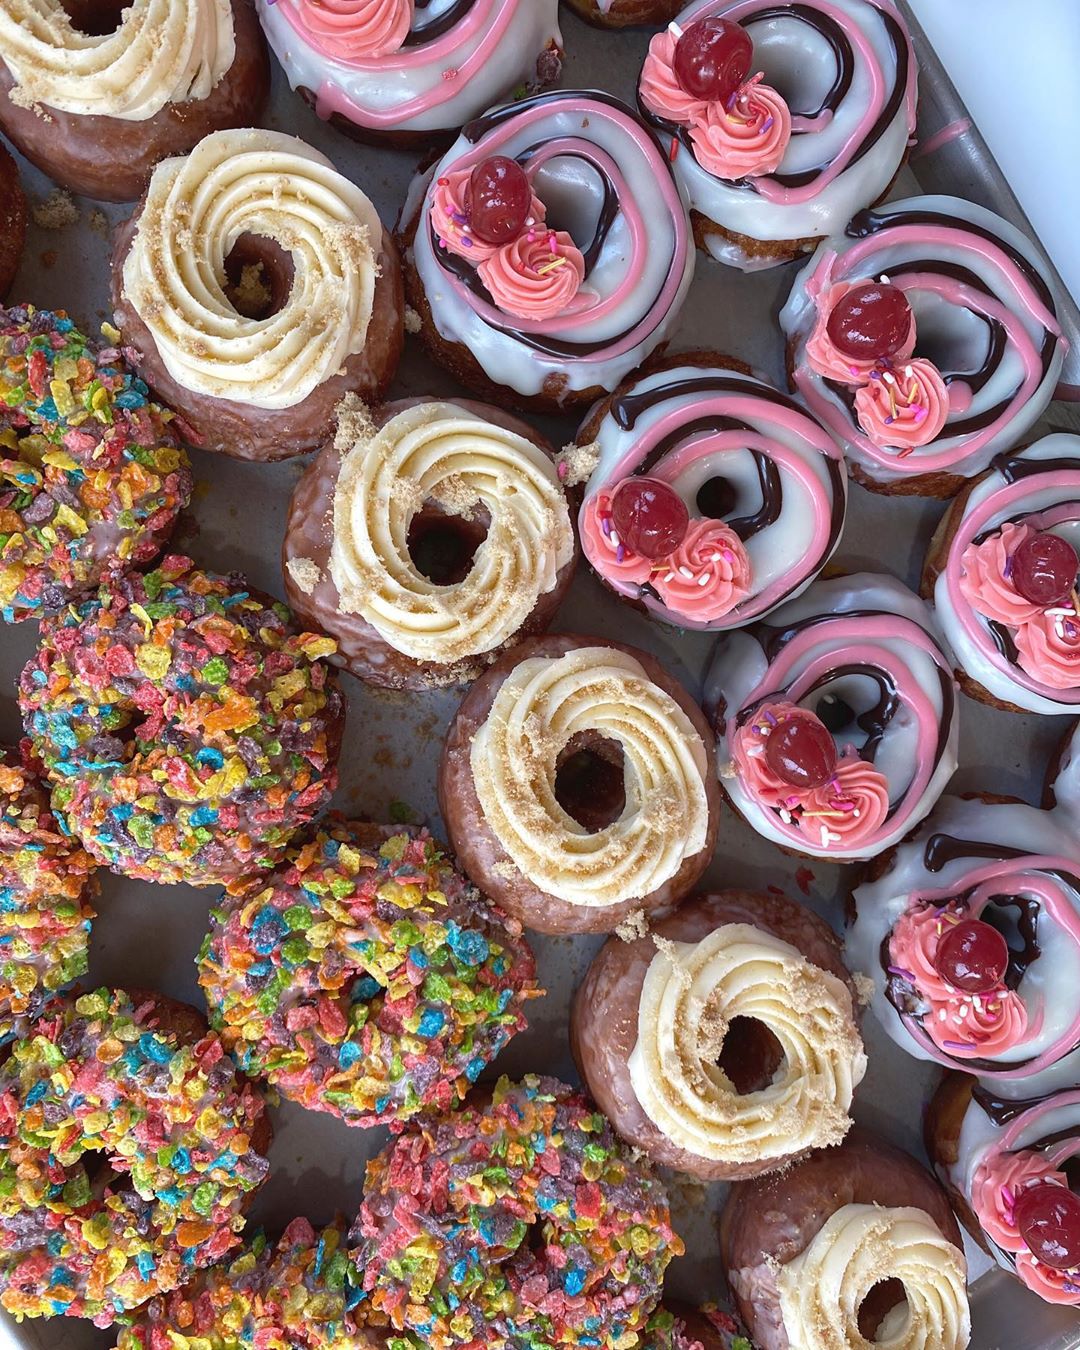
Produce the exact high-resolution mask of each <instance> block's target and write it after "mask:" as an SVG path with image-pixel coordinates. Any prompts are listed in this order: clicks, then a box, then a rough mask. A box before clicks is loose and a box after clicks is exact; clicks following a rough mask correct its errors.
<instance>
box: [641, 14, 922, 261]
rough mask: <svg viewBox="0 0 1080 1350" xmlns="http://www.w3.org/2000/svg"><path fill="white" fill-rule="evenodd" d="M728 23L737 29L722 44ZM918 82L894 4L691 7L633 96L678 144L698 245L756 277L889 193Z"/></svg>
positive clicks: (662, 36)
mask: <svg viewBox="0 0 1080 1350" xmlns="http://www.w3.org/2000/svg"><path fill="white" fill-rule="evenodd" d="M720 23H724V24H726V25H727V28H728V30H733V31H729V32H725V30H723V29H721V30H720V32H721V33H722V34H724V36H723V37H722V38H721V43H722V46H721V47H714V43H715V38H714V39H712V40H711V41H710V38H709V29H710V27H711V28H712V29H714V30H715V29H716V28H717V27H718V25H719V24H720ZM706 25H708V26H706ZM680 44H681V46H680ZM677 50H678V51H679V57H678V59H676V51H677ZM695 57H696V59H695ZM680 71H681V72H682V76H683V78H682V79H680V75H679V72H680ZM684 80H685V81H686V83H685V84H684V82H683V81H684ZM917 83H918V67H917V65H916V61H915V53H914V50H913V49H912V45H911V35H910V34H909V33H908V30H907V26H906V24H905V23H904V20H903V18H902V16H901V15H900V13H899V11H898V9H897V7H896V5H895V4H893V3H892V0H798V3H774V2H773V0H693V2H692V3H691V4H689V5H687V6H686V8H685V9H684V10H683V11H682V13H681V14H679V16H678V18H677V19H675V20H674V22H672V23H671V24H670V25H669V26H668V27H667V28H666V29H665V30H664V31H663V32H661V33H657V34H656V36H655V37H654V38H653V39H652V41H651V42H650V44H649V52H648V55H647V57H646V58H645V64H644V66H643V68H642V71H641V80H640V83H639V86H638V100H639V102H640V104H641V108H642V110H643V112H644V114H645V116H646V118H647V119H648V121H649V124H650V125H651V126H652V127H653V128H654V129H655V130H656V132H657V134H658V135H659V136H660V138H661V140H662V141H663V142H664V144H665V145H670V147H671V151H670V154H671V160H672V164H673V167H674V170H675V177H676V178H677V179H678V181H679V185H680V187H681V188H682V190H683V193H684V195H685V196H686V197H687V199H688V200H689V202H690V207H691V219H692V220H693V224H694V236H695V238H696V239H697V243H698V247H699V248H701V249H703V250H704V251H705V252H706V253H708V254H709V255H710V256H711V257H713V258H715V259H717V261H719V262H722V263H727V264H728V265H729V266H731V267H738V268H740V269H742V270H743V271H757V270H758V269H760V268H765V267H775V266H776V265H777V264H778V263H783V262H787V261H788V260H789V259H790V258H795V257H798V256H799V254H802V253H808V252H810V251H811V250H812V249H813V248H814V247H815V245H816V244H817V243H818V241H819V240H820V239H822V238H823V237H825V236H827V235H835V234H839V233H840V232H841V231H842V230H843V228H844V226H845V225H846V224H847V222H848V221H849V220H850V219H851V217H852V216H853V215H855V213H856V212H857V211H861V210H863V209H864V208H865V207H868V206H871V205H872V204H873V203H874V202H876V201H877V200H878V199H879V198H880V197H882V196H883V195H884V194H885V193H886V191H887V190H888V188H889V186H890V184H891V183H892V181H893V178H894V177H895V176H896V173H897V171H898V170H899V168H900V166H901V164H902V163H903V161H904V159H905V158H906V156H907V149H908V143H909V141H910V140H911V139H912V138H913V136H914V133H915V105H916V101H917V97H918V92H917Z"/></svg>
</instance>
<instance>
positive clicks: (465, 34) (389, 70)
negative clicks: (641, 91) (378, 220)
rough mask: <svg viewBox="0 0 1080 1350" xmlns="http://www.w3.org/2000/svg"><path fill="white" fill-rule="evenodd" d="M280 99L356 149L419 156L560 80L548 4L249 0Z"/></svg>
mask: <svg viewBox="0 0 1080 1350" xmlns="http://www.w3.org/2000/svg"><path fill="white" fill-rule="evenodd" d="M258 9H259V17H260V18H261V20H262V25H263V29H264V31H265V33H266V36H267V38H268V40H269V42H270V46H271V47H272V48H273V49H274V52H275V54H276V55H277V58H278V60H279V61H280V62H281V65H282V68H283V69H284V71H285V74H286V76H287V77H288V80H289V83H290V84H291V85H292V87H293V88H294V89H296V90H298V91H299V92H300V93H301V94H302V95H303V97H304V98H305V99H306V100H307V101H308V102H309V103H311V104H312V105H313V106H314V108H315V110H316V112H317V113H318V114H319V116H320V117H321V118H323V119H328V120H329V121H331V122H332V123H333V124H334V125H335V126H336V127H338V128H340V129H341V130H342V131H345V132H348V133H350V134H351V135H355V136H358V137H359V139H361V140H364V141H374V142H376V143H378V142H382V143H384V144H389V145H398V146H409V145H414V144H421V145H426V144H430V143H431V142H432V141H439V140H445V139H448V138H449V137H450V136H451V135H452V134H453V133H454V132H456V131H457V129H458V128H459V127H460V126H461V124H462V123H463V122H467V121H468V120H469V118H470V117H476V116H477V114H478V113H482V112H483V111H484V109H485V108H490V107H491V106H492V104H493V103H501V102H502V100H503V99H505V98H508V97H509V96H510V95H511V94H512V93H513V92H514V90H516V89H524V90H527V91H530V92H532V91H535V90H537V89H540V88H543V86H544V85H547V84H553V83H554V82H555V81H556V80H557V79H558V78H559V73H560V71H561V70H562V34H561V33H560V31H559V14H558V0H425V2H424V3H422V4H418V5H414V3H413V0H331V3H329V4H327V3H325V0H258Z"/></svg>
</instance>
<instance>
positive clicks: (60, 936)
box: [0, 747, 97, 1044]
mask: <svg viewBox="0 0 1080 1350" xmlns="http://www.w3.org/2000/svg"><path fill="white" fill-rule="evenodd" d="M93 872H94V863H93V860H92V859H91V858H90V857H89V855H88V854H86V853H85V852H84V851H83V850H82V849H81V848H80V847H79V846H78V845H77V844H76V843H75V842H74V841H73V840H72V839H70V838H69V837H68V836H67V835H66V834H65V833H64V830H63V826H62V824H61V823H60V822H59V821H57V820H56V819H55V817H54V816H53V814H52V812H51V810H50V809H49V795H48V791H47V789H46V788H45V787H44V785H43V784H42V782H41V780H40V779H39V778H38V775H37V773H36V772H35V770H34V769H33V768H32V767H31V766H30V765H29V764H28V763H26V762H24V760H23V758H22V756H21V755H20V754H19V753H18V752H17V751H15V750H7V749H4V748H2V747H0V1044H3V1043H4V1042H6V1041H9V1040H10V1039H11V1038H12V1036H15V1035H21V1034H23V1033H24V1032H25V1030H26V1026H27V1023H28V1022H30V1021H32V1020H33V1019H34V1018H36V1017H37V1016H38V1014H39V1013H40V1012H41V1009H42V1006H43V1005H44V1004H45V1003H46V1001H47V1000H48V999H50V998H51V997H52V996H53V995H54V994H56V993H58V992H59V991H61V990H63V989H67V988H68V987H69V986H70V985H72V984H73V983H74V982H75V981H76V980H77V979H78V978H79V976H80V975H83V974H85V973H86V962H87V955H88V949H89V945H90V921H91V919H93V917H94V911H93V909H92V908H91V901H92V900H93V898H94V896H95V895H96V894H97V882H96V880H95V879H94V876H93Z"/></svg>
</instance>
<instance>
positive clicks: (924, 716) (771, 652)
mask: <svg viewBox="0 0 1080 1350" xmlns="http://www.w3.org/2000/svg"><path fill="white" fill-rule="evenodd" d="M706 706H707V707H708V708H709V709H710V710H711V712H712V714H713V717H714V719H715V723H714V724H715V726H716V735H717V760H718V767H719V773H720V781H721V784H722V785H723V788H724V792H725V793H726V795H727V797H728V799H729V800H730V802H731V804H732V805H733V806H734V807H735V809H736V810H737V811H738V812H739V814H740V815H741V816H742V817H743V818H744V819H745V820H746V821H747V823H748V824H749V825H751V826H752V827H753V828H754V829H755V830H757V832H758V833H759V834H761V835H763V836H764V837H765V838H766V839H769V840H771V841H772V842H773V843H774V844H779V845H780V846H781V847H782V848H785V849H787V850H789V851H791V852H794V853H800V854H806V855H807V856H809V857H812V858H830V859H832V860H833V861H836V862H843V861H853V860H858V859H866V858H872V857H874V856H875V855H877V854H879V853H882V852H884V851H885V849H887V848H891V847H892V845H893V844H897V843H899V842H900V840H901V839H902V838H903V836H904V835H905V834H907V832H908V831H909V830H911V829H913V828H914V826H916V825H917V824H918V823H919V821H921V820H922V819H923V817H924V816H925V815H926V814H927V812H928V811H929V810H930V809H931V807H932V806H933V805H934V803H935V802H936V801H937V799H938V797H939V796H940V795H941V793H942V791H943V789H944V787H945V785H946V783H947V782H948V781H949V779H950V778H951V777H952V775H953V771H954V770H955V768H956V764H957V758H956V756H957V744H958V740H959V727H958V723H957V707H956V686H955V684H954V683H953V678H952V667H951V662H950V661H949V659H948V658H947V657H946V656H945V654H944V652H943V651H942V650H941V646H940V639H939V637H938V635H937V633H936V631H935V629H934V625H933V621H932V619H931V617H930V612H929V610H928V609H927V608H926V606H925V605H924V604H923V603H922V601H921V600H919V599H918V597H917V596H915V595H913V594H912V593H911V592H910V591H909V590H908V589H907V587H906V586H902V585H901V584H900V582H898V581H896V580H895V579H894V578H893V577H888V576H883V575H873V574H870V573H859V574H856V575H852V576H837V577H832V578H830V579H829V580H826V581H817V582H815V583H814V585H813V586H811V587H810V589H809V590H808V591H807V592H806V593H805V594H804V595H803V596H801V597H800V598H799V599H798V600H793V601H790V602H789V603H788V604H786V605H784V606H782V607H781V608H780V609H778V610H777V611H776V612H775V613H774V614H772V615H770V616H769V620H768V623H762V624H758V625H757V626H755V627H754V628H753V629H751V630H744V631H740V632H731V633H725V634H723V635H722V636H721V637H720V639H719V640H718V642H717V647H716V652H715V655H714V657H713V661H712V666H711V669H710V671H709V675H708V679H707V683H706ZM774 736H775V737H776V739H775V740H774V741H771V738H772V737H774ZM770 741H771V744H770Z"/></svg>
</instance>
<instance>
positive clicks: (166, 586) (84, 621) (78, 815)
mask: <svg viewBox="0 0 1080 1350" xmlns="http://www.w3.org/2000/svg"><path fill="white" fill-rule="evenodd" d="M333 645H334V644H333V643H332V642H331V640H330V639H329V638H324V637H317V636H315V635H314V634H312V633H299V632H297V631H296V629H295V627H294V626H293V623H292V618H291V615H290V614H289V611H288V610H287V609H286V607H285V606H284V605H283V604H281V603H280V602H279V601H276V600H271V599H270V598H269V597H268V596H264V595H261V594H260V593H259V592H257V591H254V592H253V591H250V590H248V589H247V586H246V583H245V582H244V579H243V578H242V577H240V576H238V575H233V576H230V577H221V576H217V575H215V574H213V573H210V572H201V571H199V570H198V569H197V568H196V567H195V565H194V563H192V561H191V559H190V558H180V557H168V558H166V559H165V560H164V562H163V563H162V565H161V567H160V568H159V569H158V570H157V571H154V572H149V573H147V574H146V575H145V576H143V575H140V574H138V573H135V572H129V573H127V574H126V575H124V576H122V577H119V578H117V579H116V580H114V581H112V582H110V583H108V584H106V585H103V586H102V587H101V589H100V591H99V592H98V594H97V596H96V597H95V598H94V599H92V600H87V601H84V602H83V603H82V604H81V605H79V606H78V607H75V606H69V607H68V609H67V610H65V611H64V612H63V613H62V614H60V615H58V616H57V617H56V618H55V619H47V620H45V621H44V622H43V623H42V626H41V643H40V646H39V647H38V650H37V653H36V654H35V655H34V656H33V657H32V658H31V660H30V661H29V662H28V663H27V665H26V668H25V669H24V670H23V673H22V677H21V681H20V706H21V708H22V713H23V718H24V721H25V725H26V734H27V735H28V736H29V737H30V741H31V744H32V745H33V747H34V750H35V752H36V753H37V754H38V755H39V756H40V758H41V759H42V760H43V762H44V764H45V767H46V769H47V771H48V775H49V778H50V780H51V782H52V784H53V799H52V800H53V806H54V808H55V809H56V810H57V812H58V813H61V814H62V815H63V816H64V818H65V819H66V821H67V823H68V826H69V828H70V829H71V831H72V832H73V834H74V835H75V836H76V838H78V839H79V840H80V841H81V842H82V845H83V847H84V848H85V849H86V851H87V852H88V853H89V854H90V855H91V857H93V858H95V859H97V861H98V862H100V863H102V864H104V865H105V866H106V867H109V868H111V869H112V870H113V871H114V872H119V873H121V874H122V875H124V876H127V877H132V878H134V879H137V880H141V881H160V882H166V883H168V882H179V881H185V882H187V883H188V884H189V885H193V886H221V885H225V884H227V883H229V882H233V881H236V880H237V879H239V878H243V877H248V876H251V875H252V874H254V873H259V872H263V871H266V870H268V869H269V868H271V867H273V866H274V864H275V863H276V862H277V860H278V859H279V858H280V857H281V856H282V855H283V854H284V852H285V848H286V846H287V844H288V842H289V840H290V838H291V837H292V835H293V834H294V833H295V832H296V831H297V830H298V829H299V828H300V827H301V826H303V825H306V824H307V823H308V822H309V821H311V820H313V819H314V818H315V817H316V816H317V815H318V814H319V812H320V811H321V810H322V809H323V808H324V807H325V806H326V804H327V802H328V801H329V799H330V795H331V793H332V792H333V791H334V789H335V787H336V786H337V758H338V752H339V750H340V746H341V736H342V729H343V725H344V720H345V700H344V698H343V696H342V694H341V692H340V690H339V689H338V687H337V681H336V678H335V676H334V674H333V673H332V672H331V671H329V670H328V669H327V668H326V666H325V665H323V664H322V663H321V662H320V659H319V658H320V657H322V656H325V655H328V654H329V653H330V652H331V651H332V650H333Z"/></svg>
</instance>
